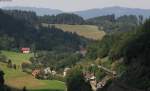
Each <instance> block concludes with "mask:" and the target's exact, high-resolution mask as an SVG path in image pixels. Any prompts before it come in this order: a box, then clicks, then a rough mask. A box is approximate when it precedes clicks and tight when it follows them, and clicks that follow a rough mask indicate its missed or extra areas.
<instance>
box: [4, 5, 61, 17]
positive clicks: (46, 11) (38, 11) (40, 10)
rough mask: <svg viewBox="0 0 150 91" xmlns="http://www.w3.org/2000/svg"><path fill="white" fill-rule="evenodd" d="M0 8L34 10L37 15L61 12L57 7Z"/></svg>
mask: <svg viewBox="0 0 150 91" xmlns="http://www.w3.org/2000/svg"><path fill="white" fill-rule="evenodd" d="M2 9H6V10H23V11H33V12H36V14H37V15H39V16H43V15H57V14H60V13H62V11H61V10H57V9H49V8H36V7H20V6H15V7H2Z"/></svg>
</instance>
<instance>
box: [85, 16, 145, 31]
mask: <svg viewBox="0 0 150 91" xmlns="http://www.w3.org/2000/svg"><path fill="white" fill-rule="evenodd" d="M141 21H143V18H142V16H139V18H138V17H137V16H135V15H124V16H120V17H117V18H116V17H115V15H106V16H99V17H95V18H91V19H88V20H86V22H87V23H88V24H94V25H97V26H99V28H100V29H102V30H104V31H106V32H108V33H110V32H111V33H112V32H116V31H132V30H134V29H135V28H136V27H137V26H138V24H139V22H141Z"/></svg>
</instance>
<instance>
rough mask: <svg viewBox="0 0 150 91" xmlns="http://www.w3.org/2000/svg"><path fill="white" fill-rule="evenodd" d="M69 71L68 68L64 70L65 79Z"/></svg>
mask: <svg viewBox="0 0 150 91" xmlns="http://www.w3.org/2000/svg"><path fill="white" fill-rule="evenodd" d="M69 70H70V68H65V69H64V72H63V76H64V77H65V76H66V75H67V72H68V71H69Z"/></svg>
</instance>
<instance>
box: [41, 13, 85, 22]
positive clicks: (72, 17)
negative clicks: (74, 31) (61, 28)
mask: <svg viewBox="0 0 150 91" xmlns="http://www.w3.org/2000/svg"><path fill="white" fill-rule="evenodd" d="M39 21H40V22H41V23H49V24H84V19H83V18H82V17H80V16H78V15H76V14H69V13H62V14H58V15H56V16H55V15H52V16H49V15H45V16H41V17H39Z"/></svg>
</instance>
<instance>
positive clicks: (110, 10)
mask: <svg viewBox="0 0 150 91" xmlns="http://www.w3.org/2000/svg"><path fill="white" fill-rule="evenodd" d="M74 13H75V14H78V15H80V16H82V17H84V18H85V19H87V18H93V17H97V16H103V15H110V14H115V16H116V17H119V16H122V15H137V16H139V15H143V16H144V18H148V17H149V16H150V9H138V8H126V7H118V6H115V7H106V8H102V9H89V10H84V11H77V12H74Z"/></svg>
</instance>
